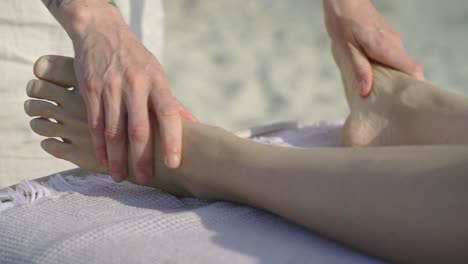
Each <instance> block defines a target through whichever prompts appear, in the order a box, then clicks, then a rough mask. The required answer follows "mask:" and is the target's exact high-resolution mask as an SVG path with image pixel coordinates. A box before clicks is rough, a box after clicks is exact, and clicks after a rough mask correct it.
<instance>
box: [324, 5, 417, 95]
mask: <svg viewBox="0 0 468 264" xmlns="http://www.w3.org/2000/svg"><path fill="white" fill-rule="evenodd" d="M323 6H324V10H325V24H326V27H327V31H328V34H329V35H330V37H331V39H332V45H333V46H334V49H338V50H339V52H340V54H344V57H345V58H344V59H345V60H347V63H349V64H350V66H351V68H352V69H353V71H354V74H355V77H356V80H357V83H356V86H357V87H358V88H359V90H360V94H361V96H363V97H366V96H368V95H369V94H370V93H371V91H372V80H373V77H372V68H371V64H370V62H369V59H372V60H375V61H377V62H380V63H382V64H385V65H387V66H390V67H392V68H395V69H396V70H399V71H402V72H404V73H407V74H409V75H411V76H413V77H414V78H416V79H418V80H424V73H423V68H422V67H421V66H420V65H419V64H417V63H416V62H415V61H414V60H413V59H412V58H411V57H410V56H409V55H408V54H407V53H406V51H405V49H404V47H403V42H402V41H401V38H400V36H399V34H398V33H397V32H396V31H395V30H394V29H393V28H392V27H391V26H390V24H388V23H387V22H386V21H385V19H384V18H383V17H382V15H380V14H379V12H378V11H377V9H376V8H375V7H374V6H373V5H372V3H371V2H370V0H323Z"/></svg>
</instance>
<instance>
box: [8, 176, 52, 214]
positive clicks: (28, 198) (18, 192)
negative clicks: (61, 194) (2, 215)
mask: <svg viewBox="0 0 468 264" xmlns="http://www.w3.org/2000/svg"><path fill="white" fill-rule="evenodd" d="M56 196H58V193H57V192H56V191H55V190H54V189H53V188H50V187H49V186H47V185H44V184H41V183H39V182H36V181H21V182H20V183H19V184H18V185H16V186H14V187H9V188H6V189H5V190H4V191H0V212H1V211H4V210H6V209H9V208H13V207H17V206H20V205H24V204H30V203H34V202H35V201H37V200H39V199H41V198H43V197H56Z"/></svg>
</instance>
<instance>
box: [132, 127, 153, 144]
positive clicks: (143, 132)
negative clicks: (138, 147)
mask: <svg viewBox="0 0 468 264" xmlns="http://www.w3.org/2000/svg"><path fill="white" fill-rule="evenodd" d="M128 134H129V135H128V136H129V138H130V141H132V142H136V143H144V142H146V141H147V140H148V138H149V131H148V128H147V127H144V126H133V127H131V128H130V130H129V133H128Z"/></svg>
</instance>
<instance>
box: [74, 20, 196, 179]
mask: <svg viewBox="0 0 468 264" xmlns="http://www.w3.org/2000/svg"><path fill="white" fill-rule="evenodd" d="M72 39H73V44H74V49H75V58H76V60H75V63H74V66H75V73H76V76H77V79H78V83H79V85H80V86H81V87H82V93H83V97H84V101H85V102H86V109H87V111H88V118H89V129H90V132H91V134H92V139H93V144H94V148H95V152H96V156H97V158H98V160H99V161H100V162H101V163H102V165H107V167H108V168H109V172H110V174H111V175H112V177H113V179H114V180H116V181H122V180H124V179H125V178H126V173H127V158H128V156H131V157H132V162H131V164H132V165H131V166H132V168H131V169H133V171H134V172H135V175H136V177H137V180H138V181H139V182H140V183H145V182H148V181H150V179H151V176H152V162H153V157H152V155H153V143H152V142H153V138H152V135H153V134H152V133H151V126H150V119H152V118H156V119H157V122H158V127H159V131H160V135H161V138H160V140H161V142H162V147H163V153H164V157H165V159H164V160H165V164H166V166H167V167H168V168H177V167H178V166H179V163H180V160H181V157H180V155H181V145H182V142H181V141H182V124H181V116H182V117H184V118H186V119H187V120H191V121H196V119H195V117H193V116H192V115H191V114H190V113H189V112H188V111H187V110H185V108H184V107H183V106H182V105H181V104H180V103H179V101H178V100H177V99H176V98H175V97H174V96H173V95H172V93H171V89H170V86H169V83H168V80H167V78H166V76H165V73H164V71H163V68H162V66H161V64H160V63H159V62H158V61H157V59H156V58H155V57H154V56H153V55H152V54H151V53H150V52H149V51H148V50H147V49H146V48H145V47H144V46H143V45H142V43H141V42H140V40H139V39H138V38H137V37H136V35H135V34H134V33H133V32H132V31H131V29H130V28H129V27H128V26H127V25H126V24H125V22H124V21H123V19H122V18H121V17H118V18H115V17H112V16H100V17H95V18H94V19H93V20H92V24H88V25H87V27H85V28H84V30H83V31H81V32H80V34H79V35H75V36H72ZM154 140H158V139H154ZM127 149H129V150H130V151H129V152H128V151H127Z"/></svg>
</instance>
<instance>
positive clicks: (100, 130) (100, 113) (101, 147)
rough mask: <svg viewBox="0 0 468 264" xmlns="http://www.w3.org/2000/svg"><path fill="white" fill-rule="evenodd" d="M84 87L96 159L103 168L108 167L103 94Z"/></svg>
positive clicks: (89, 127)
mask: <svg viewBox="0 0 468 264" xmlns="http://www.w3.org/2000/svg"><path fill="white" fill-rule="evenodd" d="M90 87H91V86H89V85H86V86H84V88H85V89H84V90H83V91H85V94H84V95H83V98H84V101H85V104H86V111H87V114H88V129H89V133H90V134H91V139H92V142H93V147H94V152H95V153H96V158H97V159H98V161H99V163H100V164H101V166H102V167H107V152H106V141H105V138H104V109H103V106H102V104H101V93H100V92H97V91H96V90H93V89H91V88H90Z"/></svg>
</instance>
